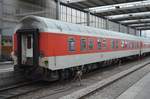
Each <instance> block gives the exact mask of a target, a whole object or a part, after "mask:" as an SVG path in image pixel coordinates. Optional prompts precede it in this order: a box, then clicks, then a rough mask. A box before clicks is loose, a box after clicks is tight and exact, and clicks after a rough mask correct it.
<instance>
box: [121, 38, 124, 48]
mask: <svg viewBox="0 0 150 99" xmlns="http://www.w3.org/2000/svg"><path fill="white" fill-rule="evenodd" d="M121 47H122V48H124V40H121Z"/></svg>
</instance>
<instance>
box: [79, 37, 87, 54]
mask: <svg viewBox="0 0 150 99" xmlns="http://www.w3.org/2000/svg"><path fill="white" fill-rule="evenodd" d="M82 40H85V47H84V48H83V46H82V45H83V43H82ZM80 50H81V51H85V50H87V38H85V37H81V38H80Z"/></svg>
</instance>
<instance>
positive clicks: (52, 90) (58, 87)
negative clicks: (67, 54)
mask: <svg viewBox="0 0 150 99" xmlns="http://www.w3.org/2000/svg"><path fill="white" fill-rule="evenodd" d="M147 60H148V59H147ZM139 63H140V62H138V63H136V64H139ZM146 64H148V63H143V66H139V67H137V68H135V67H134V68H133V67H130V66H129V67H128V68H127V66H126V68H125V67H124V69H122V70H121V69H119V68H118V67H114V66H112V67H108V68H104V70H102V71H98V72H102V74H103V75H102V78H101V79H97V78H96V81H98V80H99V81H101V83H102V85H101V86H99V85H96V86H99V88H101V87H103V86H105V85H107V84H110V83H111V82H113V81H115V80H118V79H120V78H121V77H123V76H126V75H128V74H129V73H132V72H134V71H136V70H138V69H140V68H142V67H144V66H145V65H146ZM131 65H132V63H131ZM113 68H114V70H113ZM115 68H116V70H118V69H119V70H118V71H117V72H116V70H115ZM121 68H123V66H121ZM131 68H132V70H130V72H125V71H126V70H127V69H131ZM113 71H115V72H114V73H112V72H113ZM108 72H111V73H110V74H109V75H105V74H108ZM119 72H120V73H121V72H124V73H123V74H124V75H120V76H118V77H119V78H117V77H116V78H113V79H112V78H111V79H112V80H109V78H110V77H113V76H112V75H117V74H118V73H119ZM95 74H96V72H95V73H93V72H92V73H89V74H87V75H85V76H84V77H83V83H84V82H88V81H87V80H85V81H84V79H88V80H89V82H91V80H94V79H95V77H94V78H93V75H94V76H95ZM107 80H108V81H110V82H107ZM93 84H94V83H93ZM93 84H90V85H93ZM90 85H88V84H87V85H83V86H77V83H75V82H74V81H69V82H67V81H64V82H58V81H57V82H43V81H36V82H24V83H21V84H17V85H12V86H9V87H7V88H6V87H5V88H3V89H0V99H16V98H21V99H31V98H32V99H58V98H60V97H61V99H66V98H67V99H77V98H82V97H84V96H85V95H87V94H89V93H91V92H93V91H94V90H91V91H89V92H87V90H89V89H84V90H83V88H84V87H86V88H88V87H87V86H90ZM90 87H91V86H90ZM96 89H97V88H96V87H95V90H96ZM77 91H78V92H79V93H80V94H79V95H78V94H77V93H76V92H77ZM82 92H85V93H84V94H83V93H82ZM70 93H71V94H72V95H73V96H75V97H74V98H72V96H71V94H70ZM75 93H76V94H75ZM62 96H64V97H62ZM47 97H48V98H47ZM68 97H69V98H68ZM70 97H71V98H70Z"/></svg>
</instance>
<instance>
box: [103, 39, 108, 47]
mask: <svg viewBox="0 0 150 99" xmlns="http://www.w3.org/2000/svg"><path fill="white" fill-rule="evenodd" d="M103 47H104V48H106V47H107V42H106V39H103Z"/></svg>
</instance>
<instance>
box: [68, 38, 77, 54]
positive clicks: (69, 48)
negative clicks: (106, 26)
mask: <svg viewBox="0 0 150 99" xmlns="http://www.w3.org/2000/svg"><path fill="white" fill-rule="evenodd" d="M70 39H72V40H74V49H73V50H72V49H71V47H72V46H70V45H71V44H70ZM67 43H68V51H70V52H74V51H76V40H75V37H69V38H68V40H67Z"/></svg>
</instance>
